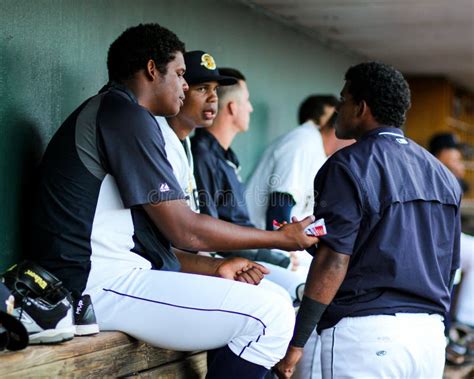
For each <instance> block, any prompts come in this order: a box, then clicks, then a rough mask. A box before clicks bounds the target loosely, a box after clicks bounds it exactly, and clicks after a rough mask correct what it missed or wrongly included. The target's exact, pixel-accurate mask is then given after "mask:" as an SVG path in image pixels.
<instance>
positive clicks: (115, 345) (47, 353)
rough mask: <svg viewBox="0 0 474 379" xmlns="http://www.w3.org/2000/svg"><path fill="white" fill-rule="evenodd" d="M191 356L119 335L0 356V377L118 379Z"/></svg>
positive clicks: (109, 334) (83, 338) (31, 347)
mask: <svg viewBox="0 0 474 379" xmlns="http://www.w3.org/2000/svg"><path fill="white" fill-rule="evenodd" d="M189 354H190V353H186V352H176V351H171V350H165V349H160V348H155V347H152V346H150V345H147V344H145V343H144V342H140V341H137V340H135V339H133V338H131V337H129V336H127V335H125V334H123V333H119V332H101V333H100V334H98V335H96V336H91V337H77V338H74V339H73V340H72V341H69V342H66V343H62V344H58V345H43V346H29V347H28V348H26V349H25V350H22V351H19V352H6V353H2V354H0V377H2V378H13V377H22V378H34V377H61V376H68V377H117V376H121V375H127V374H130V373H134V372H141V371H144V370H147V369H150V368H155V367H157V366H161V365H163V364H165V363H168V362H174V361H178V360H182V359H184V358H185V357H187V356H189Z"/></svg>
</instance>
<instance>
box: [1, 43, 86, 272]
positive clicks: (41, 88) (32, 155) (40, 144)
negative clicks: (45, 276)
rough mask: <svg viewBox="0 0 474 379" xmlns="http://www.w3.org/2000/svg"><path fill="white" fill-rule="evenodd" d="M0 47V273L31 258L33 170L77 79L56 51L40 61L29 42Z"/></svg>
mask: <svg viewBox="0 0 474 379" xmlns="http://www.w3.org/2000/svg"><path fill="white" fill-rule="evenodd" d="M1 42H5V40H3V41H2V40H1V39H0V51H1V54H2V56H1V57H0V95H1V98H2V101H1V103H0V204H1V205H2V206H1V207H0V273H1V272H3V271H5V269H7V268H8V267H10V266H11V265H12V264H13V263H16V262H18V261H19V260H21V259H23V258H25V256H27V255H29V254H27V252H29V251H31V252H32V255H34V254H35V252H34V246H31V243H30V236H31V215H32V208H33V203H34V198H35V194H36V186H37V176H38V165H39V162H40V160H41V157H42V154H43V152H44V148H45V146H46V145H47V143H48V142H49V139H50V138H51V137H52V135H53V134H54V132H55V130H56V129H57V128H59V126H60V124H61V122H62V121H63V118H64V115H63V114H62V113H63V109H64V108H67V107H68V102H75V101H76V99H77V98H80V97H81V95H80V94H79V91H80V86H81V78H79V77H77V75H76V76H74V75H73V73H74V72H75V71H74V70H75V67H65V66H63V65H62V64H61V60H62V59H61V56H60V52H59V53H58V54H57V55H56V56H55V57H54V59H53V58H50V60H49V61H47V62H45V59H43V58H44V54H46V53H45V52H43V51H40V50H38V49H35V47H36V45H35V44H34V41H30V42H29V43H28V48H25V47H23V48H15V47H16V44H15V43H14V42H15V39H14V38H13V39H11V40H8V41H6V42H7V43H5V44H2V43H1ZM2 45H3V46H2ZM23 45H24V44H23ZM56 47H57V46H51V50H53V52H54V50H55V48H56ZM58 49H59V48H58ZM47 55H48V57H49V52H48V54H47ZM46 60H47V59H46ZM31 66H34V69H31V70H28V67H31ZM65 104H66V105H65ZM77 105H79V102H78V103H77ZM66 112H69V109H68V110H67V111H66Z"/></svg>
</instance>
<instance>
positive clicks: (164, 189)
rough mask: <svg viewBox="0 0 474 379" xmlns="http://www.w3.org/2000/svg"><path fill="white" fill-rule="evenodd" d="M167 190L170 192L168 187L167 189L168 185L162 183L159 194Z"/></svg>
mask: <svg viewBox="0 0 474 379" xmlns="http://www.w3.org/2000/svg"><path fill="white" fill-rule="evenodd" d="M169 190H170V187H169V185H168V183H163V184H162V185H161V186H160V192H168V191H169Z"/></svg>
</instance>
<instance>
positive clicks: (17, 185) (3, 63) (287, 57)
mask: <svg viewBox="0 0 474 379" xmlns="http://www.w3.org/2000/svg"><path fill="white" fill-rule="evenodd" d="M140 22H158V23H160V24H162V25H163V26H166V27H168V28H170V29H171V30H173V31H174V32H176V33H177V34H178V36H179V37H180V38H181V39H182V40H183V41H185V42H186V45H187V49H188V50H194V49H201V50H207V51H209V52H210V53H211V54H212V55H214V57H215V58H216V61H217V64H218V65H220V66H234V67H236V68H239V69H241V71H243V73H244V74H245V75H246V76H247V79H248V85H249V89H250V92H251V97H252V101H253V104H254V108H255V112H254V113H253V118H252V122H251V129H250V131H249V132H248V133H247V134H245V135H242V136H239V137H237V140H236V142H235V149H236V151H237V153H238V154H239V156H240V157H241V161H242V164H243V166H244V170H243V174H244V177H245V176H247V175H248V173H249V172H250V170H251V169H252V168H253V166H254V162H256V161H257V159H258V157H259V155H260V154H261V152H262V151H263V149H264V148H265V146H266V145H267V143H268V142H269V141H271V140H273V139H274V138H275V137H277V136H278V135H280V134H282V133H283V132H285V131H287V130H289V129H291V128H293V127H294V126H295V125H296V110H297V107H298V104H299V102H300V101H301V100H302V99H303V98H304V97H305V96H306V95H308V94H310V93H314V92H329V93H334V94H337V93H338V92H339V89H340V87H341V85H342V83H343V80H342V77H343V74H344V71H345V69H346V68H347V67H348V66H349V65H351V64H353V63H356V61H357V60H358V58H357V57H354V56H350V55H347V54H343V53H342V52H337V51H332V50H329V49H327V48H325V47H323V46H322V45H320V44H319V43H317V42H316V41H314V40H311V39H309V38H308V37H306V36H304V35H302V34H300V33H298V32H296V31H294V30H292V29H290V28H288V27H286V26H283V25H281V24H279V23H277V22H275V21H274V20H272V19H270V18H268V17H266V16H265V15H263V14H260V13H258V12H255V11H253V10H251V9H250V8H248V7H246V6H244V5H242V4H241V3H239V2H237V1H230V0H220V1H211V0H195V1H192V0H174V1H170V0H163V1H158V0H133V1H132V0H63V1H60V0H0V30H1V33H0V54H1V55H0V172H1V175H0V204H1V208H0V209H1V210H0V233H1V234H0V270H3V269H5V268H6V267H8V266H9V265H10V264H11V263H13V262H15V261H16V260H17V259H18V258H19V257H20V252H21V251H22V249H23V246H24V245H25V244H26V243H27V242H28V239H27V236H28V222H27V220H28V217H29V205H30V204H29V199H30V197H31V196H30V195H31V193H32V191H33V187H32V185H31V182H32V176H33V173H34V167H35V165H36V163H37V162H38V160H39V158H40V157H41V154H42V153H43V151H44V148H45V146H46V144H47V143H48V141H49V140H50V138H51V137H52V135H53V133H54V132H55V130H56V129H57V128H58V127H59V125H60V124H61V122H62V121H63V120H64V119H65V118H66V117H67V116H68V114H69V113H70V112H71V111H73V110H74V109H75V108H76V107H77V106H78V105H79V104H80V103H81V102H82V101H83V100H85V99H86V98H88V97H89V96H91V95H93V94H95V93H96V92H97V90H98V89H100V87H101V86H102V85H103V84H104V83H105V81H106V78H107V75H106V66H105V61H106V52H107V48H108V46H109V44H110V43H111V42H112V41H113V40H114V39H115V38H116V37H117V36H118V35H119V34H120V33H121V32H122V31H123V30H124V29H125V28H126V27H128V26H132V25H135V24H138V23H140Z"/></svg>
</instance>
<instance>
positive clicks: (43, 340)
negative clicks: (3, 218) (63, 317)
mask: <svg viewBox="0 0 474 379" xmlns="http://www.w3.org/2000/svg"><path fill="white" fill-rule="evenodd" d="M75 329H76V328H75V327H74V326H71V327H68V328H62V329H47V330H44V331H42V332H39V333H35V334H30V336H29V339H30V340H29V344H30V345H39V344H50V343H59V342H65V341H69V340H72V339H73V338H74V332H75Z"/></svg>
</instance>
